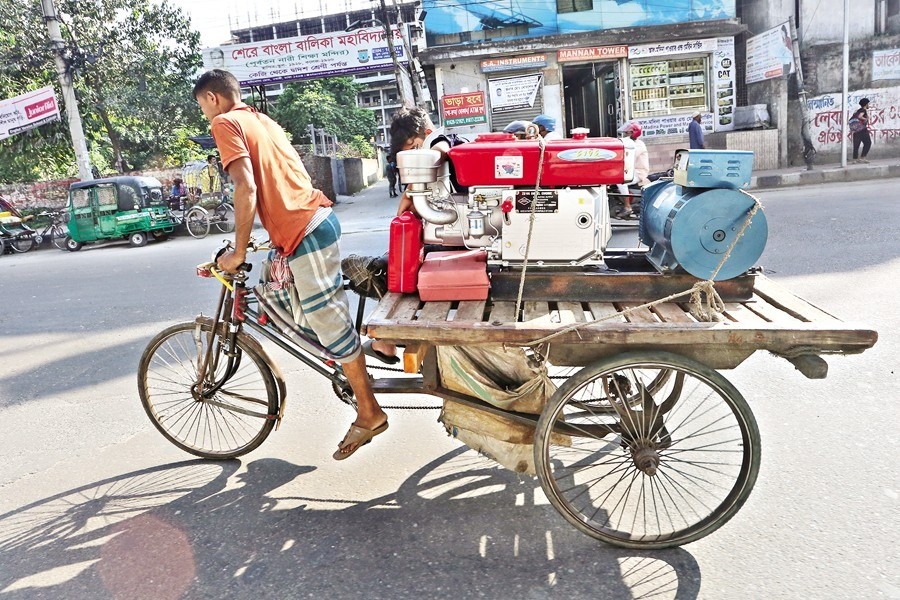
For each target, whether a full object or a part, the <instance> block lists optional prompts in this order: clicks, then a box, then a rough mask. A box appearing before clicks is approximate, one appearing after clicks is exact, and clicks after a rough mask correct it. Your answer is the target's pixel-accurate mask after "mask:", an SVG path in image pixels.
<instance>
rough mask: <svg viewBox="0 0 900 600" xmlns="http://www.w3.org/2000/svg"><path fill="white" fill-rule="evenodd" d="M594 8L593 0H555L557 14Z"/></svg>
mask: <svg viewBox="0 0 900 600" xmlns="http://www.w3.org/2000/svg"><path fill="white" fill-rule="evenodd" d="M585 10H594V0H556V12H557V13H558V14H563V13H573V12H582V11H585Z"/></svg>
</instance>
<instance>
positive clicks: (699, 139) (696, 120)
mask: <svg viewBox="0 0 900 600" xmlns="http://www.w3.org/2000/svg"><path fill="white" fill-rule="evenodd" d="M702 118H703V114H702V113H701V112H700V111H699V110H695V111H694V114H693V115H691V124H690V125H688V138H690V142H691V150H694V149H703V148H706V142H705V141H704V139H703V125H701V124H700V119H702Z"/></svg>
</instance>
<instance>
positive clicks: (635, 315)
mask: <svg viewBox="0 0 900 600" xmlns="http://www.w3.org/2000/svg"><path fill="white" fill-rule="evenodd" d="M634 306H640V305H639V304H632V303H622V304H620V305H619V308H620V309H621V310H626V309H629V308H631V307H634ZM625 318H626V319H627V320H628V322H629V323H659V320H658V319H657V318H656V316H655V315H654V314H653V313H652V312H650V309H649V308H639V309H638V310H634V311H632V312H629V313H626V314H625Z"/></svg>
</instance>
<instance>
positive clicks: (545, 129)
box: [531, 115, 562, 140]
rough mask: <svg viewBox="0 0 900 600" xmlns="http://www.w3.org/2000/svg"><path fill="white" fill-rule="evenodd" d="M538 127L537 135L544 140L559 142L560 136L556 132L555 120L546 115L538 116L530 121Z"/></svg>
mask: <svg viewBox="0 0 900 600" xmlns="http://www.w3.org/2000/svg"><path fill="white" fill-rule="evenodd" d="M531 122H532V123H534V124H535V125H537V126H538V133H540V134H541V137H542V138H544V139H545V140H561V139H562V136H561V135H560V134H559V133H558V132H557V131H556V119H554V118H553V117H551V116H548V115H538V116H536V117H535V118H533V119H532V120H531Z"/></svg>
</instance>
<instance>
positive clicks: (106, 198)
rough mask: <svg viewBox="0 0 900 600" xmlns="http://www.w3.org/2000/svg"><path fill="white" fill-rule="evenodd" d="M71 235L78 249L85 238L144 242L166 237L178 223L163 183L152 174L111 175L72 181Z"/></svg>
mask: <svg viewBox="0 0 900 600" xmlns="http://www.w3.org/2000/svg"><path fill="white" fill-rule="evenodd" d="M68 212H69V238H68V239H67V240H66V248H67V249H68V250H69V251H71V252H75V251H76V250H80V249H81V246H82V245H83V244H84V243H85V242H95V241H98V240H109V239H127V240H128V242H129V243H130V244H131V245H132V246H143V245H145V244H146V243H147V240H148V237H149V236H153V237H154V238H157V239H164V238H165V237H166V236H167V235H168V234H169V233H171V232H172V230H173V229H174V227H175V225H176V223H174V222H173V220H172V217H171V214H170V213H169V209H168V205H167V203H166V201H165V198H164V197H163V186H162V183H160V182H159V180H158V179H154V178H152V177H109V178H106V179H94V180H92V181H82V182H78V183H73V184H72V185H71V186H70V187H69V204H68Z"/></svg>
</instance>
